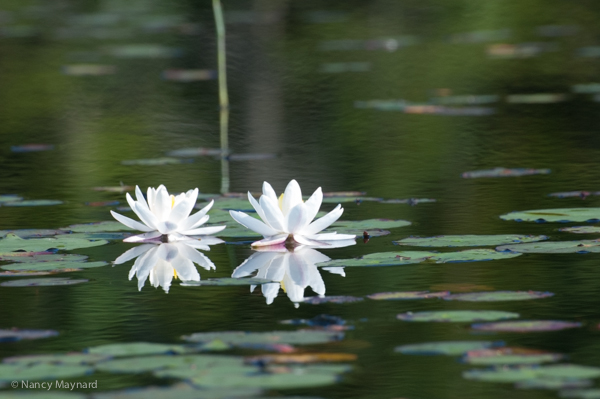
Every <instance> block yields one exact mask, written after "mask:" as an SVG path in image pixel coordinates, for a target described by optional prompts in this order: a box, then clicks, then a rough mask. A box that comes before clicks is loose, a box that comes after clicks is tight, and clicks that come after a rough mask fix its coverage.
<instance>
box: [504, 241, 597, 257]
mask: <svg viewBox="0 0 600 399" xmlns="http://www.w3.org/2000/svg"><path fill="white" fill-rule="evenodd" d="M496 251H500V252H515V253H537V254H569V253H581V254H584V253H588V252H600V241H597V240H579V241H545V242H532V243H528V244H515V245H501V246H499V247H497V248H496Z"/></svg>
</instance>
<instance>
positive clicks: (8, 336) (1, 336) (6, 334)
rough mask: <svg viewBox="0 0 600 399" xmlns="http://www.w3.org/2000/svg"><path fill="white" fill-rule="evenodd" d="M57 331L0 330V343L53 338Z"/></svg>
mask: <svg viewBox="0 0 600 399" xmlns="http://www.w3.org/2000/svg"><path fill="white" fill-rule="evenodd" d="M57 335H58V331H54V330H24V329H19V328H11V329H3V330H0V342H12V341H20V340H22V339H27V340H29V339H40V338H48V337H55V336H57Z"/></svg>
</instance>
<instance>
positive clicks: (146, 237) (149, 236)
mask: <svg viewBox="0 0 600 399" xmlns="http://www.w3.org/2000/svg"><path fill="white" fill-rule="evenodd" d="M160 236H162V234H161V233H160V232H159V231H152V232H150V233H144V234H139V235H137V236H131V237H127V238H126V239H124V240H123V242H155V243H157V242H160V241H159V240H158V239H159V238H160Z"/></svg>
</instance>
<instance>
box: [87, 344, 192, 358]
mask: <svg viewBox="0 0 600 399" xmlns="http://www.w3.org/2000/svg"><path fill="white" fill-rule="evenodd" d="M186 351H187V350H186V348H185V347H184V346H183V345H165V344H157V343H152V342H129V343H122V344H107V345H100V346H93V347H91V348H88V349H87V350H86V351H85V352H86V353H89V354H92V355H103V356H110V357H123V356H141V355H159V354H173V353H185V352H186Z"/></svg>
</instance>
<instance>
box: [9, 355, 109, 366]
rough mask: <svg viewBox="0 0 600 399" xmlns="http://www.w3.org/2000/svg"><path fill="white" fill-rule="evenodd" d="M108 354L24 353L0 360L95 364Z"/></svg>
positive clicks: (19, 362)
mask: <svg viewBox="0 0 600 399" xmlns="http://www.w3.org/2000/svg"><path fill="white" fill-rule="evenodd" d="M109 358H110V356H107V355H99V354H91V353H76V352H74V353H65V354H51V355H25V356H13V357H7V358H4V359H3V360H2V362H3V363H6V364H19V365H32V364H39V363H46V364H70V365H76V364H95V363H97V362H100V361H103V360H107V359H109Z"/></svg>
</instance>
